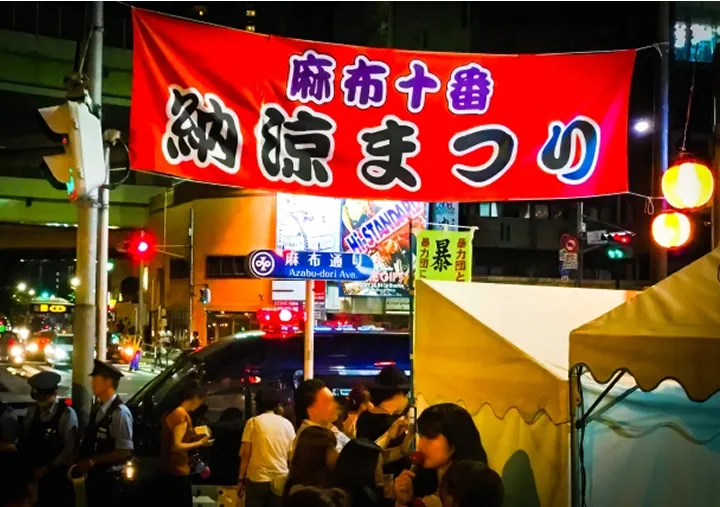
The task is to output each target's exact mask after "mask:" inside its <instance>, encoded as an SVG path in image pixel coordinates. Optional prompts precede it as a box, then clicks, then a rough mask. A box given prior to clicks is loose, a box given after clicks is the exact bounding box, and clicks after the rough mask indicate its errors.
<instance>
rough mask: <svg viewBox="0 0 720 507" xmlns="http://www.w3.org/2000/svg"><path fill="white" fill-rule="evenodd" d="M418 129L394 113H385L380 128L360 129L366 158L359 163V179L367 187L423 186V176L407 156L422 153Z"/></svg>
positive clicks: (415, 189)
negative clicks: (413, 166) (392, 114)
mask: <svg viewBox="0 0 720 507" xmlns="http://www.w3.org/2000/svg"><path fill="white" fill-rule="evenodd" d="M417 135H418V128H417V126H416V125H415V124H414V123H412V122H404V121H402V120H400V119H398V118H396V117H395V116H386V117H385V118H384V119H383V122H382V124H381V125H380V126H378V127H373V128H368V129H364V130H361V131H360V132H358V136H357V139H358V142H359V143H360V146H361V148H362V153H363V156H364V158H363V159H362V160H361V161H360V163H359V164H358V166H357V173H358V178H360V181H362V182H363V183H365V184H366V185H367V186H369V187H371V188H374V189H377V190H387V189H390V188H393V187H394V186H395V185H400V186H401V187H403V188H404V189H406V190H409V191H411V192H415V191H417V190H419V189H420V185H421V182H420V175H418V173H417V171H415V169H413V168H412V167H411V166H409V165H408V164H407V159H408V158H410V157H414V156H415V155H417V154H418V153H420V141H418V139H417Z"/></svg>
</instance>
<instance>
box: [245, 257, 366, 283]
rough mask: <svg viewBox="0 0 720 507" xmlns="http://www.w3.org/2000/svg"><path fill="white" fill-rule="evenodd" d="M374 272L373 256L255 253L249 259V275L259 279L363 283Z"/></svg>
mask: <svg viewBox="0 0 720 507" xmlns="http://www.w3.org/2000/svg"><path fill="white" fill-rule="evenodd" d="M373 269H374V265H373V260H372V259H371V258H370V256H368V255H364V254H357V253H336V252H296V251H293V250H287V251H285V252H276V251H275V250H255V251H253V252H251V253H250V255H249V256H248V272H249V273H250V274H251V275H253V276H254V277H257V278H274V279H281V280H328V281H338V282H351V281H354V282H361V281H365V280H368V279H369V278H370V277H371V276H372V273H373Z"/></svg>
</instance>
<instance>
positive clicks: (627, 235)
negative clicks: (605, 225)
mask: <svg viewBox="0 0 720 507" xmlns="http://www.w3.org/2000/svg"><path fill="white" fill-rule="evenodd" d="M603 236H604V239H605V241H607V247H606V248H605V255H607V257H608V259H610V260H613V261H619V260H623V259H629V258H630V257H633V256H634V255H635V253H634V251H633V248H632V246H631V243H632V237H633V236H634V234H633V233H632V232H629V231H623V232H611V233H609V234H605V235H603Z"/></svg>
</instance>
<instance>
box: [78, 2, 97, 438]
mask: <svg viewBox="0 0 720 507" xmlns="http://www.w3.org/2000/svg"><path fill="white" fill-rule="evenodd" d="M91 11H92V16H91V20H92V30H91V36H90V41H89V44H90V47H89V55H88V60H89V66H90V78H91V81H90V97H91V98H92V100H93V103H94V104H95V106H96V107H97V106H99V105H100V103H101V101H102V44H103V42H102V36H100V38H98V36H97V35H98V31H99V32H100V34H102V25H103V3H102V2H93V3H92V4H91ZM98 28H99V30H98ZM80 71H82V69H80ZM93 197H95V198H96V197H97V193H95V195H94V196H92V195H91V196H90V199H80V200H78V202H77V224H78V230H77V253H76V258H77V266H76V271H77V277H78V278H79V279H80V285H79V286H78V287H77V288H76V289H75V318H74V322H73V335H74V347H73V355H72V369H73V382H72V400H73V408H74V409H75V411H76V412H77V414H78V418H79V420H80V425H81V427H84V425H85V424H87V421H88V418H89V416H90V407H91V405H92V391H91V383H90V372H91V371H92V364H93V352H94V351H95V322H96V307H95V284H96V281H97V272H96V261H97V245H98V242H97V231H98V214H97V208H96V207H95V204H94V202H93Z"/></svg>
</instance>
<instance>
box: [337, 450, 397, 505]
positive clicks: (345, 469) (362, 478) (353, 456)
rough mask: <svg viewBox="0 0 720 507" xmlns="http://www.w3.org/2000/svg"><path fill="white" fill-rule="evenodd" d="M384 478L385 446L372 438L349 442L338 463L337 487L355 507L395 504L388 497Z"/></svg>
mask: <svg viewBox="0 0 720 507" xmlns="http://www.w3.org/2000/svg"><path fill="white" fill-rule="evenodd" d="M382 481H383V473H382V449H381V448H380V447H379V446H378V445H377V444H375V443H374V442H370V441H369V440H363V439H359V440H351V441H350V442H348V444H347V445H346V446H345V447H344V448H343V450H342V452H341V453H340V456H339V457H338V460H337V464H336V465H335V471H334V473H333V486H334V487H336V488H340V489H342V490H343V491H345V492H346V493H347V494H348V496H349V497H350V505H351V507H376V506H379V505H385V504H387V505H393V502H392V500H389V499H388V500H387V501H386V500H385V498H384V496H385V495H384V492H383V490H382V487H381V484H382Z"/></svg>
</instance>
